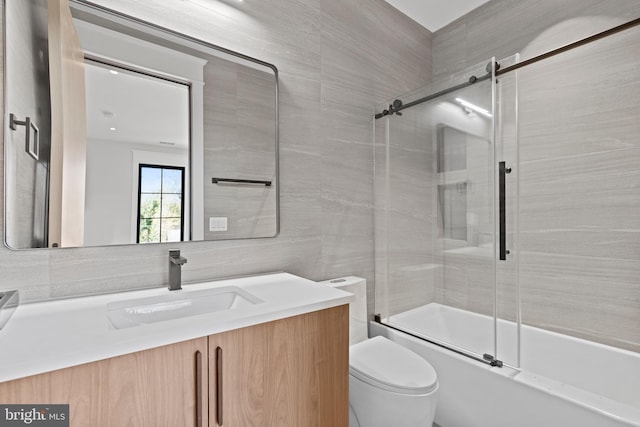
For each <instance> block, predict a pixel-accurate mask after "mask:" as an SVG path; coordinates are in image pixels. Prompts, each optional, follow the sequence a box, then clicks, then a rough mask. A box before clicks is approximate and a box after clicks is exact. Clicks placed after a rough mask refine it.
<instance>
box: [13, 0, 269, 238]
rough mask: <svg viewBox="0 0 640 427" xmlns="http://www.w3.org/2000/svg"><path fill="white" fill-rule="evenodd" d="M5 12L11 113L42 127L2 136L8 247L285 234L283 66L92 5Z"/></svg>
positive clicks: (42, 1) (52, 4)
mask: <svg viewBox="0 0 640 427" xmlns="http://www.w3.org/2000/svg"><path fill="white" fill-rule="evenodd" d="M5 16H6V25H5V32H6V34H5V43H6V50H7V55H6V70H5V75H6V80H7V86H6V87H7V90H6V93H5V107H6V109H5V110H6V111H7V113H12V114H13V115H15V117H16V118H17V119H18V120H23V121H24V123H33V125H32V126H31V127H29V132H27V131H26V128H27V127H24V126H23V127H19V126H18V127H11V128H9V127H8V126H7V128H5V199H6V205H5V240H6V243H7V245H8V246H9V247H11V248H16V249H24V248H35V247H77V246H101V245H113V244H131V243H157V242H175V241H185V240H203V239H206V240H211V239H233V238H254V237H272V236H275V235H276V234H277V232H278V180H277V164H278V161H277V113H278V112H277V70H276V69H275V67H274V66H272V65H270V64H267V63H264V62H262V61H258V60H255V59H252V58H248V57H245V56H243V55H240V54H237V53H234V52H231V51H228V50H225V49H221V48H218V47H216V46H213V45H210V44H207V43H204V42H201V41H198V40H195V39H191V38H189V37H187V36H183V35H180V34H177V33H174V32H172V31H169V30H165V29H162V28H160V27H157V26H155V25H153V24H147V23H141V22H139V21H137V20H135V19H133V18H131V17H127V16H124V15H120V14H117V13H115V12H113V11H110V10H107V9H104V8H102V7H98V6H95V5H93V4H91V3H90V2H87V1H83V0H71V1H69V0H55V1H47V0H33V1H27V2H25V1H24V0H5ZM25 71H27V72H25ZM26 118H28V119H26ZM17 123H22V122H17ZM32 129H36V130H32ZM36 132H37V133H36ZM34 136H35V137H34ZM28 139H30V141H27V140H28ZM35 140H38V142H39V145H38V146H37V147H36V146H34V141H35ZM25 144H26V145H27V146H28V147H27V148H30V150H25ZM36 148H37V149H38V155H37V156H34V150H35V149H36ZM216 179H218V181H216ZM265 182H268V183H272V185H265V184H264V183H265Z"/></svg>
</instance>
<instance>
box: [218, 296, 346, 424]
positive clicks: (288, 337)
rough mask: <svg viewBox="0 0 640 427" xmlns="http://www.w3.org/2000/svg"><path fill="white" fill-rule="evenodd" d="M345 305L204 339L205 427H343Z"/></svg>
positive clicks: (344, 405)
mask: <svg viewBox="0 0 640 427" xmlns="http://www.w3.org/2000/svg"><path fill="white" fill-rule="evenodd" d="M348 402H349V308H348V306H347V305H344V306H339V307H334V308H330V309H325V310H321V311H316V312H312V313H308V314H303V315H299V316H295V317H290V318H286V319H282V320H277V321H274V322H270V323H264V324H261V325H256V326H252V327H248V328H243V329H237V330H234V331H229V332H225V333H222V334H217V335H213V336H210V337H209V425H210V426H212V427H216V426H223V427H252V426H255V427H328V426H331V427H348V425H349V412H348V411H349V405H348Z"/></svg>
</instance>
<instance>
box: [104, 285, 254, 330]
mask: <svg viewBox="0 0 640 427" xmlns="http://www.w3.org/2000/svg"><path fill="white" fill-rule="evenodd" d="M261 302H263V301H262V300H261V299H259V298H257V297H255V296H254V295H251V294H250V293H249V292H247V291H245V290H243V289H241V288H239V287H237V286H225V287H222V288H213V289H205V290H200V291H186V290H180V291H167V293H166V294H163V295H158V296H154V297H146V298H137V299H130V300H124V301H114V302H111V303H108V304H107V317H108V319H109V321H110V322H111V325H112V326H113V327H114V328H116V329H123V328H131V327H133V326H140V325H147V324H150V323H157V322H164V321H166V320H174V319H179V318H182V317H189V316H196V315H199V314H208V313H213V312H216V311H225V310H234V309H237V308H240V307H250V306H252V305H254V304H258V303H261Z"/></svg>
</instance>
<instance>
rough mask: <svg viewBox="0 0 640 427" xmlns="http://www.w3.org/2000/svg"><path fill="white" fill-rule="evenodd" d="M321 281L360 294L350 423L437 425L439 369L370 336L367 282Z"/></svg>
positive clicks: (354, 322) (359, 426)
mask: <svg viewBox="0 0 640 427" xmlns="http://www.w3.org/2000/svg"><path fill="white" fill-rule="evenodd" d="M320 283H322V284H324V285H327V286H331V287H334V288H338V289H341V290H343V291H346V292H350V293H352V294H354V295H355V300H354V301H353V302H351V303H350V304H349V313H350V322H349V344H350V347H349V427H389V426H393V427H431V426H432V425H433V419H434V417H435V412H436V395H437V391H438V377H437V375H436V372H435V370H434V369H433V367H432V366H431V365H430V364H429V362H427V361H426V360H424V359H423V358H422V357H420V356H418V355H417V354H415V353H414V352H412V351H411V350H409V349H407V348H404V347H402V346H401V345H399V344H397V343H395V342H393V341H391V340H389V339H387V338H384V337H381V336H378V337H374V338H367V282H366V280H365V279H363V278H360V277H355V276H349V277H342V278H339V279H333V280H326V281H324V282H320Z"/></svg>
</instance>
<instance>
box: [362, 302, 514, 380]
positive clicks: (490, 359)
mask: <svg viewBox="0 0 640 427" xmlns="http://www.w3.org/2000/svg"><path fill="white" fill-rule="evenodd" d="M373 321H374V322H376V323H377V324H379V325H382V326H384V327H386V328H389V329H393V330H394V331H398V332H402V333H403V334H406V335H409V336H411V337H413V338H416V339H419V340H422V341H426V342H428V343H429V344H433V345H435V346H438V347H440V348H444V349H445V350H449V351H452V352H454V353H456V354H459V355H460V356H464V357H468V358H470V359H473V360H475V361H476V362H481V363H484V364H485V365H489V366H493V367H498V368H502V366H503V362H502V361H501V360H498V359H496V358H495V357H494V356H492V355H490V354H484V355H483V356H482V357H478V356H476V355H474V354H471V353H468V352H466V351H464V350H460V349H458V348H455V347H450V346H448V345H446V344H442V343H440V342H438V341H434V340H433V339H429V338H425V337H424V336H422V335H418V334H414V333H413V332H409V331H407V330H405V329H401V328H397V327H395V326H391V325H389V324H388V323H383V322H382V318H381V317H380V315H379V314H376V315H375V316H374V317H373Z"/></svg>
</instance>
